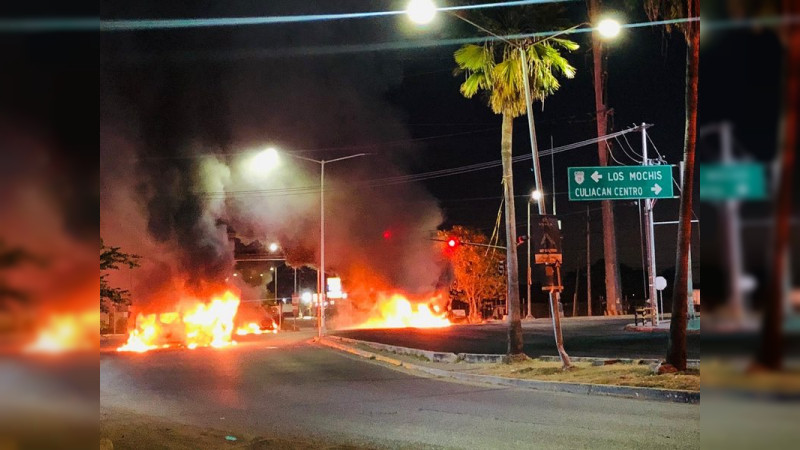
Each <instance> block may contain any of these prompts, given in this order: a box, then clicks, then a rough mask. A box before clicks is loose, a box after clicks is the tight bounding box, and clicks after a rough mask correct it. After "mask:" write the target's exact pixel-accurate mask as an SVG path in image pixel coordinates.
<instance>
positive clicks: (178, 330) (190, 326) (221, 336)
mask: <svg viewBox="0 0 800 450" xmlns="http://www.w3.org/2000/svg"><path fill="white" fill-rule="evenodd" d="M185 305H187V302H186V301H184V302H181V303H179V308H178V311H170V312H164V313H160V314H157V313H153V314H140V315H139V316H137V317H136V328H135V329H134V330H133V331H131V333H130V335H129V336H128V341H127V342H126V343H125V344H124V345H122V346H121V347H119V348H117V351H130V352H145V351H147V350H152V349H156V348H166V347H170V346H184V347H186V348H188V349H195V348H197V347H215V348H220V347H227V346H229V345H232V344H234V343H235V342H233V341H232V340H231V334H232V333H233V331H234V325H233V323H234V318H235V317H236V312H237V310H238V308H239V297H237V296H236V295H234V294H233V293H232V292H230V291H226V292H225V293H224V294H223V295H221V296H219V297H212V299H211V301H210V302H208V303H204V302H201V301H199V300H194V301H191V302H189V303H188V306H185Z"/></svg>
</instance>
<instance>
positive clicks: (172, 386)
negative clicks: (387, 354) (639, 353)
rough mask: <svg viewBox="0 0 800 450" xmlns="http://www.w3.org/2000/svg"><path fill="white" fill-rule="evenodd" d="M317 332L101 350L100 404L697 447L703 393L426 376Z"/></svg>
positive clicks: (313, 431) (331, 433) (379, 442)
mask: <svg viewBox="0 0 800 450" xmlns="http://www.w3.org/2000/svg"><path fill="white" fill-rule="evenodd" d="M311 333H312V332H311V331H304V332H299V333H284V334H280V335H266V336H258V337H252V340H251V341H250V342H244V343H241V344H240V345H238V346H236V347H233V348H227V349H220V350H217V349H196V350H182V349H168V350H160V351H154V352H149V353H145V354H128V353H115V352H103V353H101V356H100V402H101V408H108V409H112V410H113V409H124V410H128V411H131V412H133V413H136V414H147V415H151V416H157V417H160V418H166V419H169V420H174V421H176V422H180V423H183V424H187V425H192V426H200V427H207V428H209V429H215V430H225V432H228V433H230V434H232V435H236V433H245V434H249V435H253V434H255V435H265V436H275V437H282V438H291V437H292V436H298V437H300V436H302V437H304V438H307V437H313V438H315V439H322V440H324V441H325V442H330V443H332V444H350V445H357V446H371V447H391V448H398V447H400V448H403V447H407V448H483V449H486V448H571V449H572V448H614V449H620V448H643V447H647V448H696V447H699V442H700V441H699V439H700V420H699V419H700V408H699V405H684V404H674V403H662V402H648V401H643V400H631V399H619V398H604V397H595V396H582V395H574V394H564V393H543V392H537V391H531V390H523V389H514V388H504V387H496V386H484V385H475V384H464V383H458V382H453V381H443V380H439V379H432V378H426V377H421V376H417V375H414V374H412V373H408V372H404V371H399V370H397V369H394V368H389V367H386V366H383V365H381V364H380V363H376V362H372V361H367V360H363V359H360V358H357V357H355V356H352V355H346V354H343V353H340V352H337V351H335V350H331V349H328V348H324V347H318V346H316V345H313V344H309V343H307V341H306V339H307V338H308V337H309V336H310V335H311ZM223 444H224V443H220V447H223V446H224V445H223Z"/></svg>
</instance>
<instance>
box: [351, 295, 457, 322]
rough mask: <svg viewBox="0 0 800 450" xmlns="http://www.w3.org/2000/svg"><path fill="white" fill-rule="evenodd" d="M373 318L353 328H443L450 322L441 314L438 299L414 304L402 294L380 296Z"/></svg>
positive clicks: (372, 313)
mask: <svg viewBox="0 0 800 450" xmlns="http://www.w3.org/2000/svg"><path fill="white" fill-rule="evenodd" d="M376 300H377V302H376V304H375V307H374V308H373V310H372V312H371V317H370V318H369V319H367V320H366V321H365V322H363V323H361V324H359V325H356V326H355V327H353V328H407V327H412V328H442V327H449V326H450V320H448V319H447V317H446V314H445V313H442V312H440V309H441V308H440V307H439V305H438V304H437V303H436V302H437V301H438V299H437V298H435V297H434V298H432V299H431V300H430V301H428V302H417V303H412V302H411V301H410V300H408V298H406V296H404V295H402V294H397V293H395V294H389V295H388V296H387V295H385V294H378V296H377V298H376Z"/></svg>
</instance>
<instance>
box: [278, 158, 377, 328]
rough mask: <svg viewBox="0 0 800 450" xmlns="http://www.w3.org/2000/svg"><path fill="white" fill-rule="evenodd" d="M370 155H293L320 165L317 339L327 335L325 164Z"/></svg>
mask: <svg viewBox="0 0 800 450" xmlns="http://www.w3.org/2000/svg"><path fill="white" fill-rule="evenodd" d="M366 155H368V153H358V154H355V155H349V156H343V157H341V158H335V159H331V160H327V161H326V160H324V159H321V160H317V159H312V158H306V157H305V156H300V155H292V154H291V153H290V154H289V156H291V157H292V158H297V159H302V160H303V161H309V162H313V163H316V164H319V167H320V171H319V270H317V308H318V309H317V311H318V316H317V317H318V320H319V325H318V327H317V337H319V338H322V336H324V335H325V305H324V300H325V164H330V163H335V162H339V161H344V160H346V159H352V158H358V157H359V156H366Z"/></svg>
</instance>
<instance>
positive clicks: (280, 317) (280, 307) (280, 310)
mask: <svg viewBox="0 0 800 450" xmlns="http://www.w3.org/2000/svg"><path fill="white" fill-rule="evenodd" d="M275 304H276V305H278V330H283V305H281V299H280V297H279V296H278V265H277V264H276V265H275Z"/></svg>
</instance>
